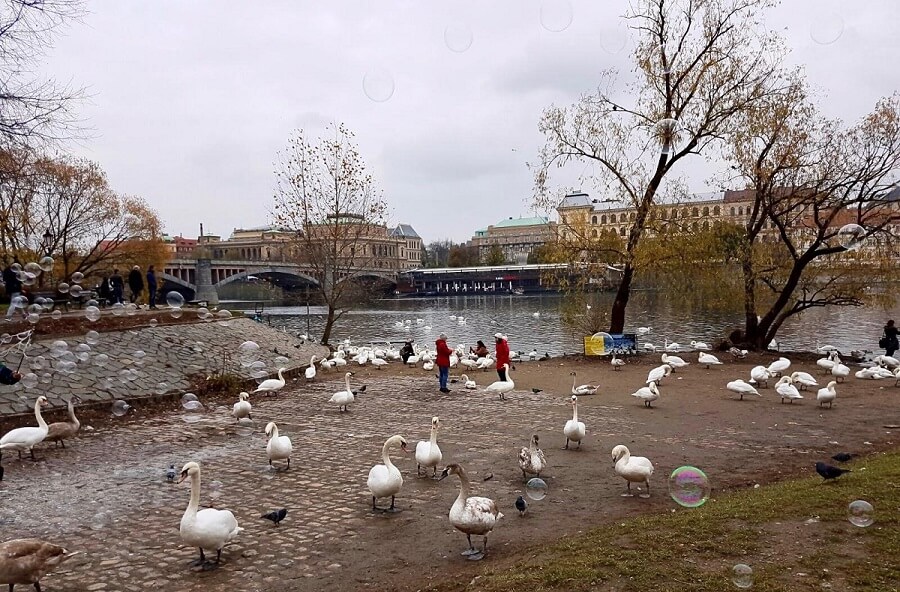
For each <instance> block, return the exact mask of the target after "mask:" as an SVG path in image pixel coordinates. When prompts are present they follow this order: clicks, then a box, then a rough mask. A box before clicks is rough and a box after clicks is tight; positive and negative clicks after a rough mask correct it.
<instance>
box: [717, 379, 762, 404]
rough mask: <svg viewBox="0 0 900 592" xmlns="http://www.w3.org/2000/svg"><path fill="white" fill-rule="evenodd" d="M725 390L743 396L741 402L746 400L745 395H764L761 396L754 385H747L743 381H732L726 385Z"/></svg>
mask: <svg viewBox="0 0 900 592" xmlns="http://www.w3.org/2000/svg"><path fill="white" fill-rule="evenodd" d="M725 388H727V389H728V390H730V391H731V392H733V393H737V394H739V395H740V396H741V401H743V400H744V395H759V396H760V397H761V396H762V395H760V394H759V391H757V390H756V389H755V388H753V385H752V384H749V383H746V382H744V381H743V380H741V379H738V380H732V381H731V382H729V383H728V384H726V385H725Z"/></svg>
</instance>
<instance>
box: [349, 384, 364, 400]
mask: <svg viewBox="0 0 900 592" xmlns="http://www.w3.org/2000/svg"><path fill="white" fill-rule="evenodd" d="M350 392H351V393H353V396H354V397H355V396H356V395H358V394H359V393H364V392H366V385H362V386H361V387H359V388H358V389H356V390H355V391H350Z"/></svg>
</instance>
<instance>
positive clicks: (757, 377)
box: [750, 366, 772, 388]
mask: <svg viewBox="0 0 900 592" xmlns="http://www.w3.org/2000/svg"><path fill="white" fill-rule="evenodd" d="M770 378H772V373H771V372H769V369H768V368H766V367H765V366H754V367H753V369H752V370H750V384H758V385H759V386H760V387H761V388H769V379H770Z"/></svg>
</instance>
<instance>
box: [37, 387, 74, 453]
mask: <svg viewBox="0 0 900 592" xmlns="http://www.w3.org/2000/svg"><path fill="white" fill-rule="evenodd" d="M75 403H81V397H79V396H78V395H72V396H71V397H70V398H69V402H68V403H67V404H66V407H67V408H68V411H69V421H56V422H53V423H51V424H50V425H48V426H47V437H46V438H44V441H45V442H56V445H57V446H59V445H60V444H62V447H63V448H65V447H66V438H74V437H75V435H76V434H77V433H78V430H79V429H81V422H80V421H78V418H77V417H75Z"/></svg>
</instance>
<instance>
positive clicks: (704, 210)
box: [703, 206, 709, 216]
mask: <svg viewBox="0 0 900 592" xmlns="http://www.w3.org/2000/svg"><path fill="white" fill-rule="evenodd" d="M703 215H704V216H709V206H703Z"/></svg>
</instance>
